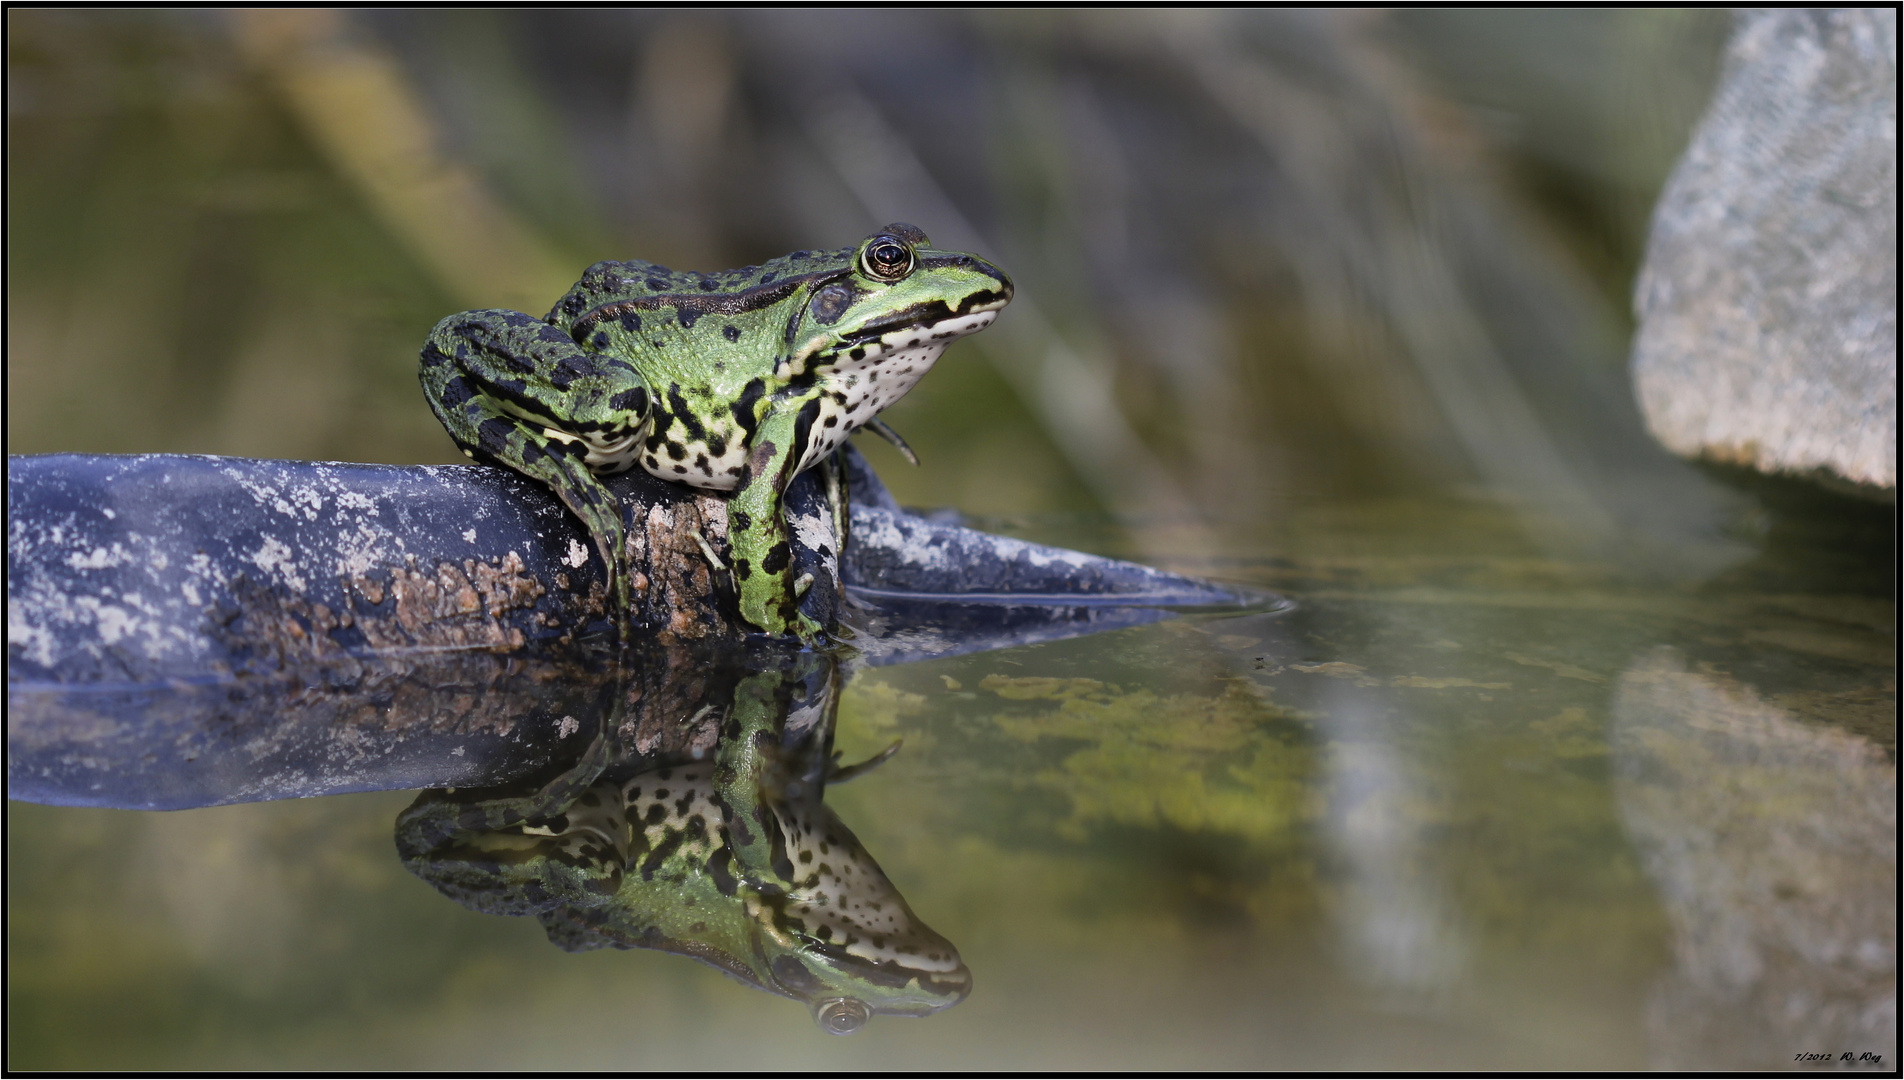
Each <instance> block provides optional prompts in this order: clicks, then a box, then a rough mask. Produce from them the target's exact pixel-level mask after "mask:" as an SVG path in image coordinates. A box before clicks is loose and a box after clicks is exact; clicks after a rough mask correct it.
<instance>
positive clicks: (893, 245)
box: [859, 236, 912, 281]
mask: <svg viewBox="0 0 1904 1080" xmlns="http://www.w3.org/2000/svg"><path fill="white" fill-rule="evenodd" d="M859 268H860V271H861V272H862V273H864V274H865V275H866V276H867V277H869V278H872V279H873V280H875V281H898V280H899V279H901V278H903V277H905V276H906V275H907V274H910V273H912V246H911V245H909V244H907V243H906V242H905V241H904V240H901V239H899V238H898V237H896V236H875V237H873V238H872V239H871V240H868V241H867V242H866V246H865V247H863V248H861V249H860V255H859Z"/></svg>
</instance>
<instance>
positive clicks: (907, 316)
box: [842, 287, 1012, 348]
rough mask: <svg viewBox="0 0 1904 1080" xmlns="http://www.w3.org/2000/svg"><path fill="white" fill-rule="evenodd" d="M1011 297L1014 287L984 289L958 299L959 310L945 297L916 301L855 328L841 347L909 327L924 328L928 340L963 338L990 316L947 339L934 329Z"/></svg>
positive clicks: (994, 307) (998, 305) (1000, 305)
mask: <svg viewBox="0 0 1904 1080" xmlns="http://www.w3.org/2000/svg"><path fill="white" fill-rule="evenodd" d="M1011 297H1012V294H1011V289H1010V287H1007V288H1005V289H1004V290H1002V291H1001V290H993V289H981V290H979V291H978V292H975V293H973V294H972V295H970V296H968V297H966V298H965V299H964V300H961V301H959V306H958V310H956V311H955V310H953V309H952V307H951V306H950V305H948V304H947V303H946V302H945V301H943V300H933V301H930V302H927V303H923V304H914V305H913V306H912V307H909V308H904V309H902V310H900V311H896V312H894V313H893V314H892V315H891V316H890V317H888V318H884V319H881V320H880V321H878V322H876V323H872V324H869V325H867V326H863V327H861V328H860V329H858V330H855V331H853V333H851V334H849V335H847V336H846V337H845V338H844V339H842V347H844V348H851V347H853V346H855V345H865V344H868V343H869V342H873V341H877V340H879V339H881V338H883V337H885V336H886V335H887V334H891V333H895V332H899V331H906V330H918V331H923V332H924V333H925V335H926V337H927V339H928V340H943V341H948V342H949V341H951V340H953V339H954V338H960V337H964V336H965V335H966V334H971V333H976V332H977V331H979V330H983V329H984V328H985V327H986V326H989V325H990V324H991V320H990V319H987V320H985V321H984V322H980V323H975V324H974V325H973V326H972V328H971V329H970V330H963V331H961V332H960V333H957V334H950V335H947V336H946V337H944V338H939V337H938V335H937V334H936V333H935V331H937V330H938V329H939V328H940V327H942V326H944V325H945V324H946V323H950V322H957V321H959V320H961V319H966V318H969V317H971V316H973V315H978V314H982V313H984V312H991V311H998V310H1000V309H1001V308H1003V307H1004V306H1005V305H1006V304H1009V303H1011Z"/></svg>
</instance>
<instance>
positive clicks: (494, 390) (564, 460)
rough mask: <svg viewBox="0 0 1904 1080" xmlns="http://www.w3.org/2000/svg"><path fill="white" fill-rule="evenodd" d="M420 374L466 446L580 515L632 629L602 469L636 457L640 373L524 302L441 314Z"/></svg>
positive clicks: (613, 502) (620, 615)
mask: <svg viewBox="0 0 1904 1080" xmlns="http://www.w3.org/2000/svg"><path fill="white" fill-rule="evenodd" d="M420 376H421V379H422V382H423V389H424V395H425V397H427V398H428V399H429V402H430V408H431V410H432V411H434V412H435V413H436V416H437V419H438V420H440V421H442V423H443V426H444V427H445V428H447V429H448V430H449V433H450V437H451V438H453V439H455V440H456V443H457V445H458V446H460V447H462V448H463V452H464V453H465V454H467V455H469V456H470V457H471V458H473V459H475V460H477V461H482V462H486V463H493V464H498V465H504V466H507V467H508V468H511V469H514V470H516V471H517V472H520V473H523V474H525V475H527V476H530V477H533V478H535V479H536V480H540V481H541V482H543V483H544V484H547V485H548V486H549V487H550V488H551V489H552V490H553V491H554V492H555V495H556V497H557V498H559V499H561V500H562V504H563V505H564V506H567V507H568V508H569V510H570V511H572V512H573V513H574V514H575V516H576V517H578V518H580V519H581V521H582V524H583V525H584V526H586V527H587V529H588V532H589V536H590V538H591V539H593V540H594V542H595V548H596V550H597V551H598V552H599V553H600V555H601V557H602V562H603V563H604V565H605V566H606V569H607V573H608V590H609V597H610V599H609V602H610V603H611V604H612V605H613V611H612V613H611V615H612V618H613V620H614V622H615V623H616V625H617V626H618V627H619V628H620V629H622V630H623V631H624V636H625V632H626V630H627V627H628V616H629V595H628V574H627V571H626V569H625V568H624V567H623V565H622V562H623V543H622V540H623V534H622V510H621V505H620V502H619V501H618V500H617V499H616V498H615V497H614V496H613V495H612V494H610V493H609V491H608V489H607V488H605V487H603V486H602V484H601V482H600V481H599V480H597V479H596V474H597V473H609V472H619V471H622V470H624V469H626V468H627V467H629V466H630V465H632V464H633V462H634V455H635V452H636V451H635V447H636V446H637V445H638V438H637V437H638V436H639V435H640V433H641V431H642V430H643V428H644V427H645V425H646V423H647V417H648V404H649V401H648V392H647V387H646V384H645V383H644V382H643V381H642V379H641V376H640V375H639V374H637V373H636V372H635V370H634V369H633V368H632V367H631V366H629V365H628V364H627V363H626V362H625V361H623V360H619V359H617V358H615V357H612V356H605V355H601V354H596V353H590V352H587V351H585V350H583V349H581V348H580V347H578V346H577V345H576V344H575V342H574V341H572V340H570V339H569V337H568V335H567V334H565V333H563V332H562V331H561V330H559V329H557V328H555V327H553V326H550V325H548V324H547V323H544V322H542V321H541V320H538V319H535V318H532V317H531V316H528V315H524V314H522V313H521V312H517V311H467V312H463V313H462V314H460V315H452V316H450V317H449V318H447V319H444V320H443V321H442V322H440V323H438V324H437V326H436V329H434V330H433V331H431V333H430V340H429V342H428V343H427V344H426V345H425V346H424V348H423V363H422V368H421V370H420ZM564 417H565V418H567V419H566V420H562V421H558V420H556V419H539V418H564ZM564 429H566V430H564Z"/></svg>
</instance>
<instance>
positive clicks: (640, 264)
mask: <svg viewBox="0 0 1904 1080" xmlns="http://www.w3.org/2000/svg"><path fill="white" fill-rule="evenodd" d="M852 258H853V250H852V249H851V248H844V249H841V250H838V251H796V252H794V253H792V254H791V255H782V256H780V257H779V258H777V259H769V260H767V261H766V262H764V263H761V264H760V265H758V266H743V267H740V268H738V269H735V270H714V271H699V270H670V269H668V268H667V267H665V266H662V265H661V264H660V263H651V262H648V261H647V260H645V259H628V260H625V261H615V260H603V261H602V262H598V263H596V264H595V265H593V266H591V267H589V268H588V269H587V270H585V271H583V272H582V280H581V281H579V282H576V284H575V287H574V288H572V289H570V290H569V291H568V294H567V295H566V296H564V297H562V299H561V300H559V301H557V302H556V305H555V308H554V309H553V310H551V311H550V312H549V317H548V320H547V321H548V322H550V323H552V324H554V325H556V326H562V327H569V326H573V325H574V324H575V322H576V321H577V320H578V319H581V318H582V317H583V316H585V315H587V314H588V313H589V312H591V311H593V310H595V309H596V308H598V307H600V306H602V305H604V304H610V303H617V302H625V301H634V302H636V303H637V304H638V305H639V306H642V307H647V306H657V307H658V306H666V305H671V304H672V302H673V301H674V300H675V299H677V298H692V299H702V300H706V299H712V298H716V297H725V298H730V299H731V300H744V298H747V297H750V296H751V297H756V298H758V299H759V300H761V301H762V302H763V303H772V302H775V301H777V300H779V299H781V298H782V297H783V296H784V295H785V293H786V292H788V291H790V290H791V288H792V287H794V286H796V285H798V284H799V283H801V282H804V281H810V280H812V279H814V278H816V277H822V276H825V275H829V274H837V273H839V272H840V271H842V270H845V269H846V268H847V267H848V266H850V265H851V263H852Z"/></svg>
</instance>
